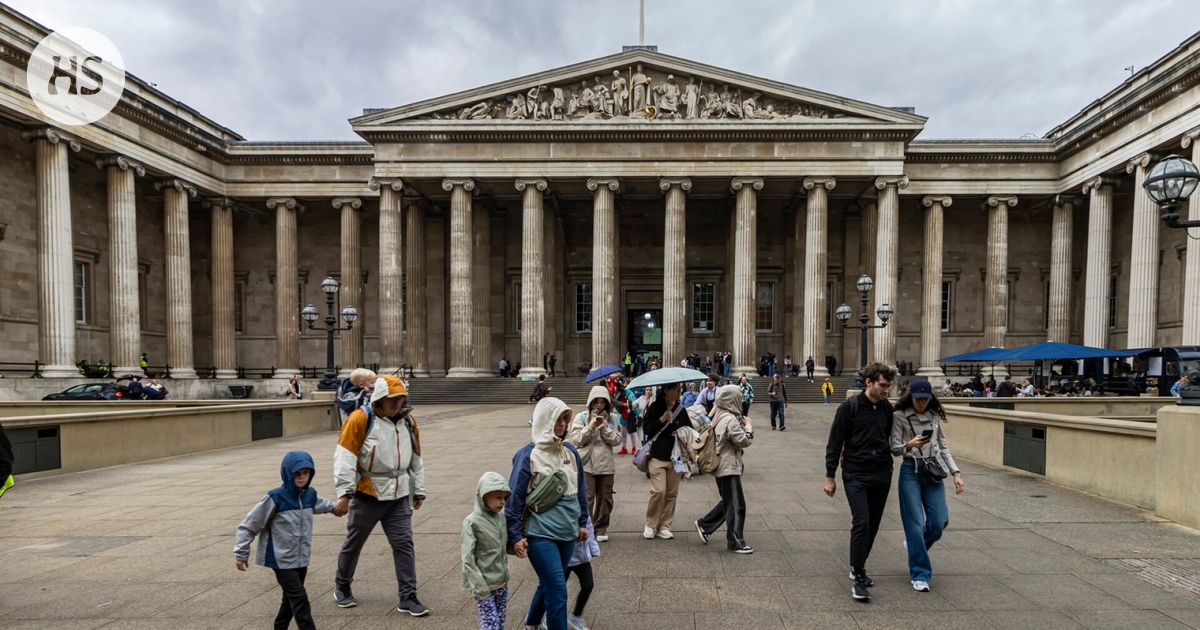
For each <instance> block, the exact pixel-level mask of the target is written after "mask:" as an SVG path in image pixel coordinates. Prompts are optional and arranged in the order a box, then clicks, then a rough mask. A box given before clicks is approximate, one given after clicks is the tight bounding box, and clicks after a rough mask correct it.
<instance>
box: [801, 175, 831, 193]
mask: <svg viewBox="0 0 1200 630" xmlns="http://www.w3.org/2000/svg"><path fill="white" fill-rule="evenodd" d="M801 185H802V186H804V190H812V189H814V188H816V187H817V186H821V187H824V188H825V190H833V189H834V187H835V186H837V179H836V178H833V177H805V178H804V181H803V182H801Z"/></svg>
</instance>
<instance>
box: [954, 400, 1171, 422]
mask: <svg viewBox="0 0 1200 630" xmlns="http://www.w3.org/2000/svg"><path fill="white" fill-rule="evenodd" d="M939 399H940V400H941V401H942V402H943V403H946V404H948V405H964V406H969V407H977V408H982V407H988V406H992V407H994V406H1000V405H1003V406H1004V407H1000V408H1006V407H1007V406H1009V405H1011V409H1012V410H1013V411H1029V412H1033V413H1051V414H1059V415H1064V416H1090V417H1093V418H1100V417H1113V416H1119V417H1128V418H1134V417H1146V418H1150V417H1153V416H1154V415H1155V414H1157V413H1158V410H1159V409H1161V408H1163V407H1164V406H1167V405H1174V404H1175V399H1174V398H1172V397H1170V396H1050V397H1045V398H941V397H939Z"/></svg>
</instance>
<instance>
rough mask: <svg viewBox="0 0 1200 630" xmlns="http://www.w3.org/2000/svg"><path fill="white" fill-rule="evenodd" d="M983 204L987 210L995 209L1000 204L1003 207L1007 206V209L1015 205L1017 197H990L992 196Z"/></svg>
mask: <svg viewBox="0 0 1200 630" xmlns="http://www.w3.org/2000/svg"><path fill="white" fill-rule="evenodd" d="M984 203H985V204H986V205H987V207H989V208H995V207H997V206H999V205H1000V204H1004V205H1006V206H1008V207H1009V208H1011V207H1013V206H1015V205H1017V197H1016V195H992V196H990V197H988V198H987V201H985V202H984Z"/></svg>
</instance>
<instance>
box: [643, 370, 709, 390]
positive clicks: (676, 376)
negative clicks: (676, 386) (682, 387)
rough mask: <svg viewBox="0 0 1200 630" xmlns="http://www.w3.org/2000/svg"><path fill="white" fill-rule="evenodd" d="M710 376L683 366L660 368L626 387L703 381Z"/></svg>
mask: <svg viewBox="0 0 1200 630" xmlns="http://www.w3.org/2000/svg"><path fill="white" fill-rule="evenodd" d="M706 378H708V375H707V374H705V373H704V372H700V371H698V370H693V369H691V368H682V367H668V368H659V369H657V370H650V371H649V372H646V373H645V374H643V375H641V376H639V377H637V378H635V379H633V380H632V381H629V385H627V386H626V387H629V388H634V387H652V386H655V385H670V384H672V383H687V382H690V381H703V380H704V379H706Z"/></svg>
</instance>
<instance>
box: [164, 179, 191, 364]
mask: <svg viewBox="0 0 1200 630" xmlns="http://www.w3.org/2000/svg"><path fill="white" fill-rule="evenodd" d="M155 186H156V187H157V188H158V189H159V190H160V191H162V193H163V209H164V219H163V227H164V240H165V248H164V249H165V253H166V260H167V264H166V267H167V278H166V289H167V300H166V302H167V367H168V369H169V370H170V373H171V378H196V369H195V365H194V363H193V359H192V357H193V353H192V252H191V236H190V235H189V233H188V199H189V198H191V197H195V196H196V187H195V186H193V185H192V184H190V183H188V182H186V181H184V180H182V179H175V178H172V179H165V180H163V181H160V182H158V183H157V184H155Z"/></svg>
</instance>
